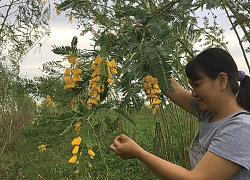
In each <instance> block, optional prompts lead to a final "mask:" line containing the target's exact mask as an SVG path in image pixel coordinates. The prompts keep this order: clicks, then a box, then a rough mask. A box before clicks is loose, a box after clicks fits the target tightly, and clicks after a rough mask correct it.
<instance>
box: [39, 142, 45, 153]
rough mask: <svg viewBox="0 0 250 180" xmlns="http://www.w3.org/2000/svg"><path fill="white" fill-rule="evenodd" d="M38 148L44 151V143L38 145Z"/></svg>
mask: <svg viewBox="0 0 250 180" xmlns="http://www.w3.org/2000/svg"><path fill="white" fill-rule="evenodd" d="M38 148H39V150H40V151H41V152H43V151H46V145H45V144H42V145H40V146H38Z"/></svg>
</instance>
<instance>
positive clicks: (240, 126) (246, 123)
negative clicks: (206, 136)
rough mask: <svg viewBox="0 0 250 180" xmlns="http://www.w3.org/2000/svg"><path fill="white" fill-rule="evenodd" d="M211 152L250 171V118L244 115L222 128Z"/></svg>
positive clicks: (213, 140)
mask: <svg viewBox="0 0 250 180" xmlns="http://www.w3.org/2000/svg"><path fill="white" fill-rule="evenodd" d="M208 150H209V151H211V152H213V153H215V154H217V155H219V156H221V157H223V158H225V159H228V160H230V161H232V162H234V163H237V164H239V165H241V166H243V167H244V168H246V169H247V170H249V169H250V116H249V115H242V116H239V117H237V118H234V119H231V120H229V121H227V122H226V123H225V124H224V125H223V126H221V127H220V128H219V129H218V131H217V133H216V134H215V136H214V137H213V139H212V141H211V144H210V146H209V148H208Z"/></svg>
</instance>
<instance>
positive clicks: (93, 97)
mask: <svg viewBox="0 0 250 180" xmlns="http://www.w3.org/2000/svg"><path fill="white" fill-rule="evenodd" d="M101 63H102V58H101V57H100V56H97V57H96V59H95V60H94V62H93V63H92V64H91V68H92V69H93V73H92V74H91V78H92V79H91V80H90V81H89V85H90V90H89V93H88V96H89V97H90V98H89V100H88V101H87V104H88V109H89V110H91V109H92V105H93V104H94V105H96V106H97V105H98V103H99V102H100V96H101V92H103V90H104V88H105V86H104V84H103V83H102V78H101V77H102V71H101ZM106 65H107V67H108V79H107V81H108V83H110V84H111V83H112V78H111V75H112V74H117V70H116V62H115V60H114V59H113V60H112V61H111V62H110V61H109V60H106Z"/></svg>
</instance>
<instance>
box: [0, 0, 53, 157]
mask: <svg viewBox="0 0 250 180" xmlns="http://www.w3.org/2000/svg"><path fill="white" fill-rule="evenodd" d="M6 1H7V0H6ZM6 1H0V73H1V74H0V127H1V128H0V134H1V139H0V145H1V147H3V148H1V152H0V155H1V154H2V153H3V152H4V150H5V148H6V147H7V145H9V144H10V143H11V141H12V140H13V139H15V138H17V137H18V136H19V135H20V133H21V131H22V130H23V128H24V126H25V125H27V124H29V123H31V121H32V119H33V118H34V113H35V108H36V107H35V102H34V101H33V100H32V99H31V98H30V97H29V96H28V93H27V92H26V91H24V85H23V84H22V80H21V79H20V78H19V76H18V75H19V69H20V68H19V65H20V63H21V62H22V61H23V58H24V57H25V55H26V54H27V52H28V51H29V50H30V49H31V48H32V47H33V46H34V45H35V44H37V43H38V42H39V40H40V39H41V38H42V37H44V36H46V35H49V31H50V26H49V24H48V20H49V18H50V5H49V3H46V1H42V2H41V1H33V0H9V1H7V2H6ZM20 124H22V125H20Z"/></svg>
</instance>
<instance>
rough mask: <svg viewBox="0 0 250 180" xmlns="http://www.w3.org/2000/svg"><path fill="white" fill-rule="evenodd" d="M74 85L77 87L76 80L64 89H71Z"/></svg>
mask: <svg viewBox="0 0 250 180" xmlns="http://www.w3.org/2000/svg"><path fill="white" fill-rule="evenodd" d="M73 87H75V83H74V82H72V83H70V84H66V85H65V86H64V89H70V88H73Z"/></svg>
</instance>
